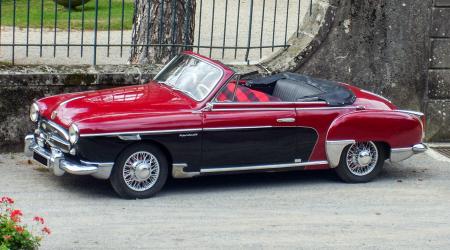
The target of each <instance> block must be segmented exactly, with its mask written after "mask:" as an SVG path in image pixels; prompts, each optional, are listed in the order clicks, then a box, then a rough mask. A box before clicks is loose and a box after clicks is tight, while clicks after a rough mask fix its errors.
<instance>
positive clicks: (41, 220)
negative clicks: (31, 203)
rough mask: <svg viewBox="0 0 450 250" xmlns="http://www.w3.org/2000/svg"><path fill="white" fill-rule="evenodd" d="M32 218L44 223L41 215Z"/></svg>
mask: <svg viewBox="0 0 450 250" xmlns="http://www.w3.org/2000/svg"><path fill="white" fill-rule="evenodd" d="M33 220H34V221H36V222H39V223H41V224H42V225H43V224H44V218H42V217H39V216H34V218H33Z"/></svg>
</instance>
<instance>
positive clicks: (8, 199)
mask: <svg viewBox="0 0 450 250" xmlns="http://www.w3.org/2000/svg"><path fill="white" fill-rule="evenodd" d="M1 203H7V204H13V203H14V200H13V199H11V198H9V197H7V196H3V197H2V199H1Z"/></svg>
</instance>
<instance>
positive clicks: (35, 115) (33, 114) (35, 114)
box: [30, 103, 39, 122]
mask: <svg viewBox="0 0 450 250" xmlns="http://www.w3.org/2000/svg"><path fill="white" fill-rule="evenodd" d="M30 119H31V121H33V122H37V121H38V119H39V106H38V105H37V104H36V103H33V104H31V107H30Z"/></svg>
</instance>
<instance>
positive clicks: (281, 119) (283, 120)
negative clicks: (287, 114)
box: [277, 118, 295, 122]
mask: <svg viewBox="0 0 450 250" xmlns="http://www.w3.org/2000/svg"><path fill="white" fill-rule="evenodd" d="M277 122H295V118H279V119H277Z"/></svg>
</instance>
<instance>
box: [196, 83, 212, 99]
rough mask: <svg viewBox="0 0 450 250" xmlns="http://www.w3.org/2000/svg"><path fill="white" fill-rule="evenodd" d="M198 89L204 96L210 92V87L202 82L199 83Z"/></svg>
mask: <svg viewBox="0 0 450 250" xmlns="http://www.w3.org/2000/svg"><path fill="white" fill-rule="evenodd" d="M197 91H198V92H200V94H201V95H202V96H206V95H207V94H208V93H209V89H208V87H206V85H205V84H201V83H199V84H198V85H197Z"/></svg>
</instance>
